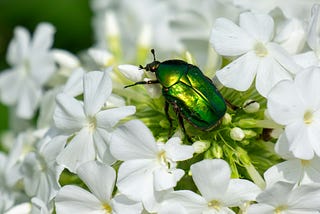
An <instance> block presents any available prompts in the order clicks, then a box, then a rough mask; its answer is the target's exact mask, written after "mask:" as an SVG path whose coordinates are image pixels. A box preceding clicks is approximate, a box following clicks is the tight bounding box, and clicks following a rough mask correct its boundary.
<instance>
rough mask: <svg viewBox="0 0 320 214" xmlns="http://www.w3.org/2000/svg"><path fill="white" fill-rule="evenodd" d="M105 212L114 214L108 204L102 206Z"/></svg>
mask: <svg viewBox="0 0 320 214" xmlns="http://www.w3.org/2000/svg"><path fill="white" fill-rule="evenodd" d="M102 207H103V210H104V211H105V212H106V214H111V213H112V207H111V206H110V205H109V204H108V203H103V204H102Z"/></svg>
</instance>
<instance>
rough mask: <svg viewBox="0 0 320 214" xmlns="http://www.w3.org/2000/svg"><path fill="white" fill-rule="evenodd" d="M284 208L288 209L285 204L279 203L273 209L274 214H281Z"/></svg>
mask: <svg viewBox="0 0 320 214" xmlns="http://www.w3.org/2000/svg"><path fill="white" fill-rule="evenodd" d="M286 209H288V206H287V205H280V206H278V207H277V208H276V209H275V210H274V213H275V214H281V212H282V211H284V210H286Z"/></svg>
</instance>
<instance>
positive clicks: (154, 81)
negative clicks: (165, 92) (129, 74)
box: [124, 80, 159, 88]
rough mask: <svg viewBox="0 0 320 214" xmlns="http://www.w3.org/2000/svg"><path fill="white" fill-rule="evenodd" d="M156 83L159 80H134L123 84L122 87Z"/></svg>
mask: <svg viewBox="0 0 320 214" xmlns="http://www.w3.org/2000/svg"><path fill="white" fill-rule="evenodd" d="M156 83H159V80H148V81H139V82H135V83H134V84H132V85H126V86H124V88H129V87H131V86H135V85H149V84H156Z"/></svg>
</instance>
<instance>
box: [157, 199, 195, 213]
mask: <svg viewBox="0 0 320 214" xmlns="http://www.w3.org/2000/svg"><path fill="white" fill-rule="evenodd" d="M177 210H179V214H188V213H189V212H188V211H187V209H186V208H184V207H183V206H182V205H181V204H179V203H177V202H167V201H165V202H163V203H162V205H161V207H160V208H159V211H158V213H159V214H176V213H177Z"/></svg>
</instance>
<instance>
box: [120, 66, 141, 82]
mask: <svg viewBox="0 0 320 214" xmlns="http://www.w3.org/2000/svg"><path fill="white" fill-rule="evenodd" d="M118 69H119V71H120V72H121V73H122V74H123V75H124V76H125V77H126V78H127V79H129V80H131V81H133V82H138V81H141V80H142V78H143V75H144V71H143V69H141V68H139V67H138V66H135V65H119V66H118Z"/></svg>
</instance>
